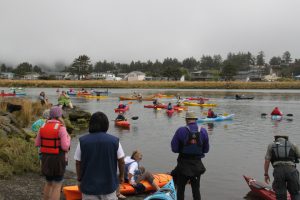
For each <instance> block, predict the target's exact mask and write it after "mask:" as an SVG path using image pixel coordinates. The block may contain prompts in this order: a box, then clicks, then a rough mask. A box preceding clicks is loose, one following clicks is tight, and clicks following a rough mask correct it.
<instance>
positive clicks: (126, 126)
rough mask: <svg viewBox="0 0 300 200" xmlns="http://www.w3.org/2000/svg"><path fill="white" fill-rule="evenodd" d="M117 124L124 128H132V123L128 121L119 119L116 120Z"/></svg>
mask: <svg viewBox="0 0 300 200" xmlns="http://www.w3.org/2000/svg"><path fill="white" fill-rule="evenodd" d="M115 125H116V126H119V127H122V128H130V123H129V122H128V121H118V120H115Z"/></svg>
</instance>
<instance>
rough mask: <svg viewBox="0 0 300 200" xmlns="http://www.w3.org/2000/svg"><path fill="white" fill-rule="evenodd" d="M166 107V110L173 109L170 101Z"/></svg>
mask: <svg viewBox="0 0 300 200" xmlns="http://www.w3.org/2000/svg"><path fill="white" fill-rule="evenodd" d="M167 109H168V110H172V109H173V106H172V103H171V102H169V104H168V107H167Z"/></svg>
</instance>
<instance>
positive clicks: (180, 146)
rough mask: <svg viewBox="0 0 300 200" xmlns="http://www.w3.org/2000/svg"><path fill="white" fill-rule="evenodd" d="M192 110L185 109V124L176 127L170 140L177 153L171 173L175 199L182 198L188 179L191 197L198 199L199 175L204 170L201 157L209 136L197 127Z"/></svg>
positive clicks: (204, 151) (207, 149) (206, 147)
mask: <svg viewBox="0 0 300 200" xmlns="http://www.w3.org/2000/svg"><path fill="white" fill-rule="evenodd" d="M196 121H197V117H196V115H195V113H194V112H193V111H187V112H186V116H185V122H186V126H182V127H180V128H178V129H177V131H176V132H175V134H174V136H173V139H172V141H171V148H172V151H173V152H174V153H179V156H178V158H177V166H176V168H175V171H173V173H172V174H173V175H174V177H175V178H176V183H175V184H176V185H177V199H178V200H184V190H185V185H186V184H187V182H188V181H189V182H190V183H191V187H192V193H193V199H194V200H200V199H201V195H200V177H201V175H202V174H203V173H204V172H205V171H206V169H205V167H204V165H203V163H202V158H204V157H205V154H206V153H208V151H209V138H208V134H207V131H206V129H205V128H203V127H198V125H197V123H196Z"/></svg>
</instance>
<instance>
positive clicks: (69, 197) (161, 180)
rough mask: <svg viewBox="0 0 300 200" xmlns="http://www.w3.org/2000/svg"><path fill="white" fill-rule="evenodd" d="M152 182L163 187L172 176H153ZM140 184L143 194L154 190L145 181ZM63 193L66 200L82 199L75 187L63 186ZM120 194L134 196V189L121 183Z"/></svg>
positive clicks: (127, 184)
mask: <svg viewBox="0 0 300 200" xmlns="http://www.w3.org/2000/svg"><path fill="white" fill-rule="evenodd" d="M153 176H154V181H155V183H156V184H157V185H158V186H159V187H163V186H164V185H166V184H167V183H168V182H169V181H170V180H172V176H170V175H168V174H153ZM141 183H142V184H143V185H144V186H145V188H146V190H145V192H150V191H154V190H155V189H154V188H153V187H152V186H151V184H150V183H148V182H147V181H141ZM63 192H64V195H65V199H66V200H80V199H81V198H82V196H81V193H80V191H79V190H78V186H77V185H73V186H65V187H64V188H63ZM120 193H121V194H123V195H127V194H135V189H134V188H133V187H132V186H131V185H130V184H129V183H122V184H121V185H120Z"/></svg>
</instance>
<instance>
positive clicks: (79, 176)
mask: <svg viewBox="0 0 300 200" xmlns="http://www.w3.org/2000/svg"><path fill="white" fill-rule="evenodd" d="M80 165H81V161H79V160H76V174H77V181H79V182H80V181H81V166H80Z"/></svg>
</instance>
